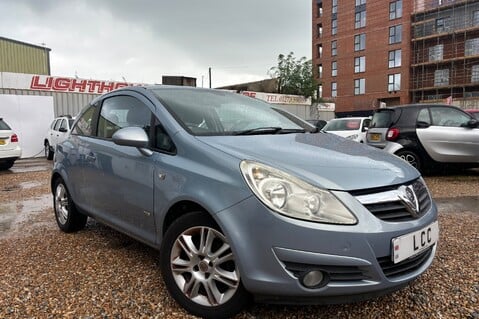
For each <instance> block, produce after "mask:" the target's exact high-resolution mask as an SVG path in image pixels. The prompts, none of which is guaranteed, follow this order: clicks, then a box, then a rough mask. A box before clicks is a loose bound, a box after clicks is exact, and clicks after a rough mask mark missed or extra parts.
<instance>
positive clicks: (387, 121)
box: [370, 111, 394, 127]
mask: <svg viewBox="0 0 479 319" xmlns="http://www.w3.org/2000/svg"><path fill="white" fill-rule="evenodd" d="M393 113H394V111H379V112H375V113H374V115H373V119H372V120H371V125H370V127H389V126H390V125H391V122H392V115H393Z"/></svg>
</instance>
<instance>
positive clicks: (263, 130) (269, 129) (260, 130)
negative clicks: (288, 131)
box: [234, 126, 282, 135]
mask: <svg viewBox="0 0 479 319" xmlns="http://www.w3.org/2000/svg"><path fill="white" fill-rule="evenodd" d="M281 130H282V128H281V127H278V126H266V127H257V128H252V129H249V130H244V131H239V132H235V133H234V135H256V134H276V133H278V132H279V131H281Z"/></svg>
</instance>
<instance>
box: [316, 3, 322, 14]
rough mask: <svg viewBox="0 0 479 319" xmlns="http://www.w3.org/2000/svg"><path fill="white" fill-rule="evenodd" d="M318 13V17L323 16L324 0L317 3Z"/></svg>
mask: <svg viewBox="0 0 479 319" xmlns="http://www.w3.org/2000/svg"><path fill="white" fill-rule="evenodd" d="M316 10H317V11H316V15H317V17H318V18H320V17H322V16H323V3H322V2H319V3H318V4H317V7H316Z"/></svg>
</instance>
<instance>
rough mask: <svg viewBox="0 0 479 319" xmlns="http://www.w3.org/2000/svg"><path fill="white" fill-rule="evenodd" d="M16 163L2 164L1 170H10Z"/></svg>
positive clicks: (0, 165)
mask: <svg viewBox="0 0 479 319" xmlns="http://www.w3.org/2000/svg"><path fill="white" fill-rule="evenodd" d="M14 162H15V161H7V162H3V163H0V170H7V169H10V168H11V167H12V166H13V163H14Z"/></svg>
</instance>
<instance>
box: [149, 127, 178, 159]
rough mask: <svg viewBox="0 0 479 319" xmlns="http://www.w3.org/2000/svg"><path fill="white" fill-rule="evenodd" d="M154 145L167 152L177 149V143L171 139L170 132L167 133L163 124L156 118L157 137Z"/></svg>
mask: <svg viewBox="0 0 479 319" xmlns="http://www.w3.org/2000/svg"><path fill="white" fill-rule="evenodd" d="M153 147H154V148H156V149H158V150H160V151H164V152H167V153H174V152H175V151H176V147H175V144H174V143H173V141H172V140H171V138H170V136H169V135H168V133H166V131H165V129H164V128H163V125H161V123H159V121H158V120H156V123H155V138H154V143H153Z"/></svg>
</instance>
